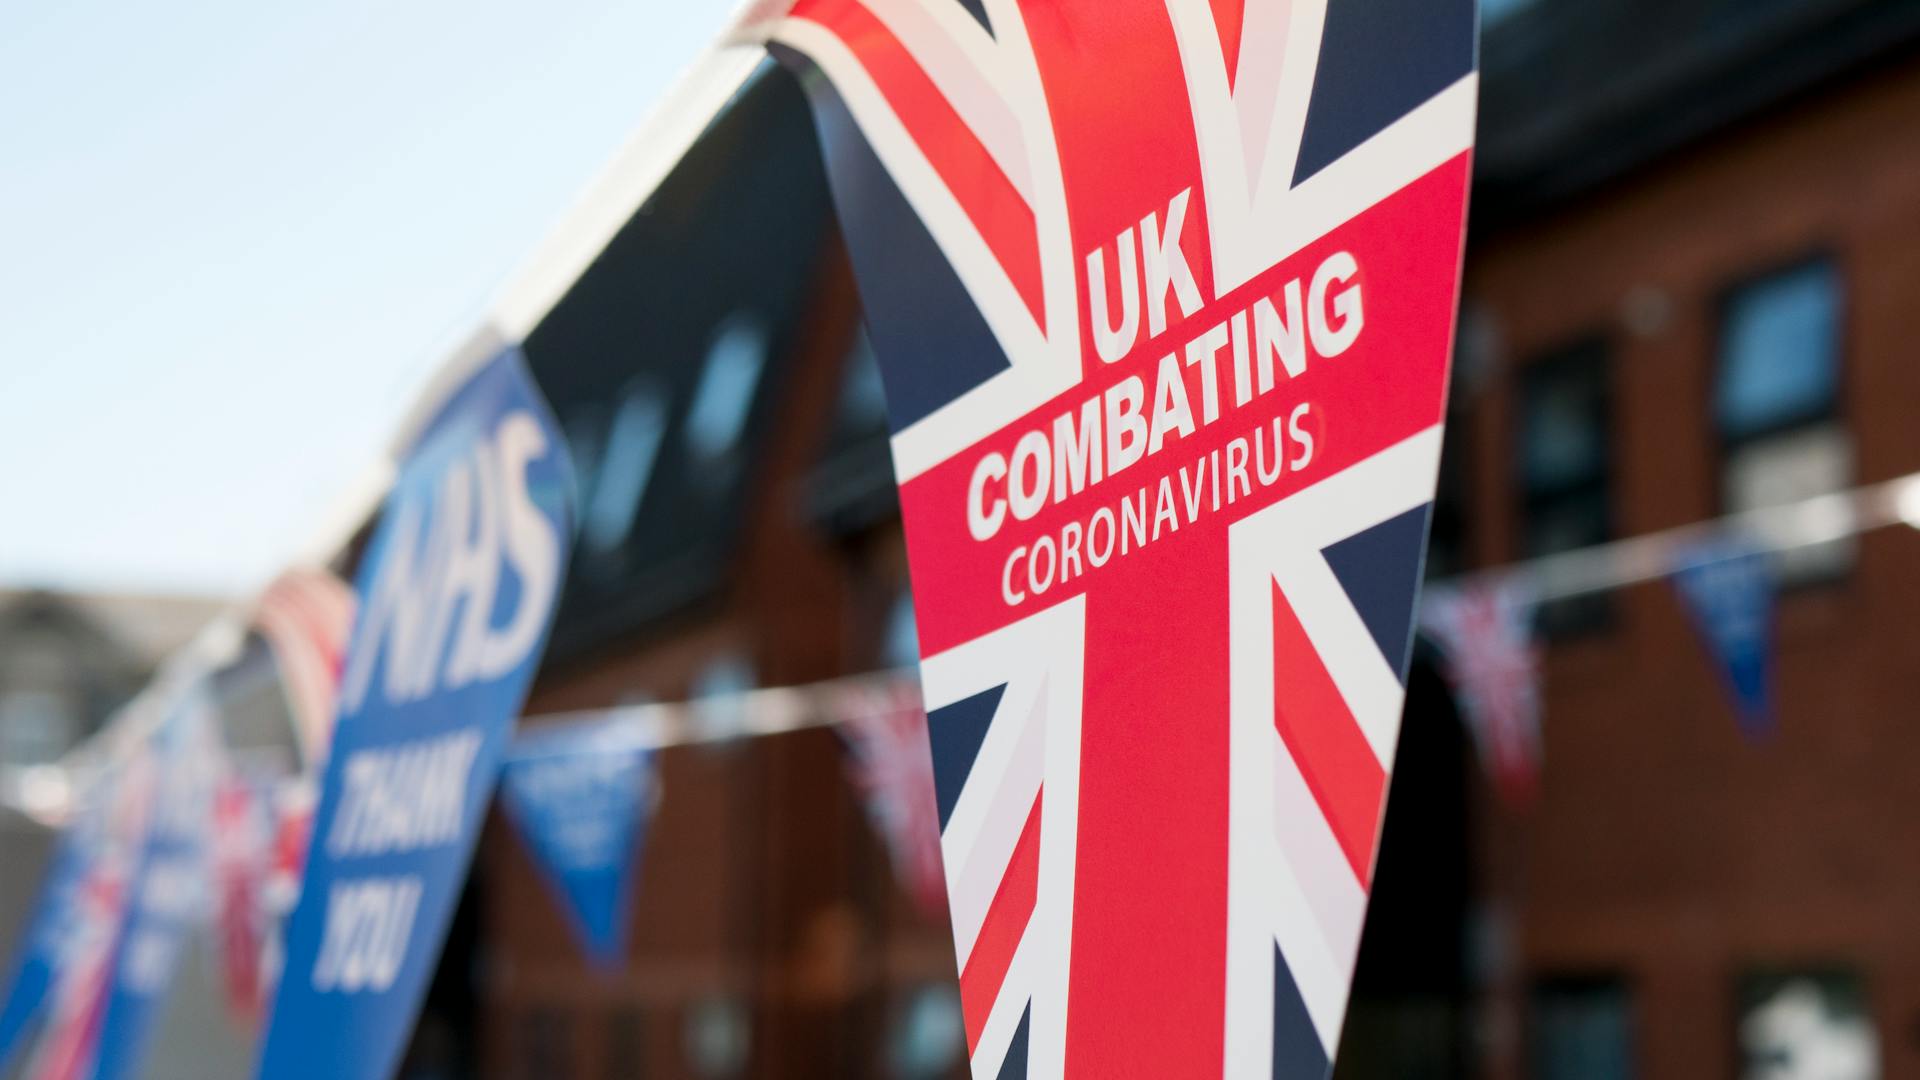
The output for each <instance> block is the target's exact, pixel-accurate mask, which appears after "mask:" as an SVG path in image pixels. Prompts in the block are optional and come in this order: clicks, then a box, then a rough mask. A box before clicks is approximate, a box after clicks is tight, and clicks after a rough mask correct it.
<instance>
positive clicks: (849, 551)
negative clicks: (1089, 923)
mask: <svg viewBox="0 0 1920 1080" xmlns="http://www.w3.org/2000/svg"><path fill="white" fill-rule="evenodd" d="M826 260H827V261H826V265H825V267H824V270H823V272H822V273H821V274H820V276H819V277H820V284H819V295H818V296H817V297H816V298H815V300H814V302H813V304H812V305H811V314H810V317H809V324H808V325H807V326H806V327H805V328H804V330H803V332H802V334H801V335H800V338H801V340H800V344H799V346H798V355H797V356H795V357H793V360H795V361H796V362H795V363H794V364H793V365H792V367H791V371H790V374H789V375H788V376H787V377H788V378H789V380H790V381H789V383H788V385H787V386H786V389H785V404H784V407H783V408H782V409H781V410H780V415H779V416H778V417H777V418H776V419H775V421H774V425H775V426H774V430H773V432H772V433H771V439H770V443H769V449H768V450H767V452H766V453H765V454H764V456H763V459H762V460H761V461H760V462H759V463H758V465H757V468H758V470H759V472H758V475H757V476H756V478H755V480H754V481H753V483H752V484H751V485H750V487H749V496H748V497H749V500H750V510H749V513H748V517H747V522H746V525H745V527H744V528H743V530H742V533H741V536H742V541H741V546H740V548H739V550H738V551H736V552H735V553H734V555H733V564H732V569H731V571H730V572H729V573H728V574H727V577H726V580H727V581H728V585H727V587H726V589H725V590H724V592H723V593H722V594H721V595H718V596H714V597H711V598H709V599H708V600H707V601H706V602H704V603H702V604H700V605H698V606H696V607H694V608H693V609H690V610H689V611H687V612H685V613H683V614H682V615H680V616H678V617H676V618H675V619H673V620H672V621H670V622H669V623H667V624H665V625H663V626H660V627H657V628H656V629H655V630H653V631H652V632H650V633H648V634H647V635H645V636H644V637H640V638H637V639H629V640H621V641H616V642H611V643H609V644H608V646H607V647H606V648H604V649H601V650H599V651H597V652H595V653H594V654H592V655H591V656H589V657H587V658H585V659H583V660H581V661H578V662H574V663H571V664H567V665H565V666H562V667H559V668H557V669H554V670H548V671H544V672H543V673H542V676H541V679H540V682H539V684H538V685H537V686H536V688H535V691H534V693H533V696H532V699H531V701H530V702H529V704H528V707H527V714H528V715H529V716H531V717H535V718H538V717H540V716H543V715H550V714H554V713H560V712H566V711H572V710H582V709H595V708H605V707H609V706H613V705H618V704H623V703H629V702H634V701H648V700H659V701H678V700H684V699H687V698H689V697H695V696H698V694H699V692H700V689H701V686H702V683H703V676H706V675H707V674H709V673H711V672H712V671H714V670H716V666H717V665H721V666H726V667H728V668H730V669H732V670H735V671H750V672H751V681H752V682H753V683H754V684H756V685H764V686H780V685H792V684H798V683H807V682H814V681H819V680H824V679H830V678H834V677H837V676H841V675H847V674H853V673H859V672H865V671H870V670H873V669H875V668H876V667H879V666H881V663H882V661H881V659H880V656H881V645H880V643H881V639H882V635H883V631H884V626H885V622H886V617H887V614H888V612H889V610H890V608H891V606H892V604H893V602H894V600H895V598H896V597H897V596H898V595H899V593H900V590H901V589H902V588H903V587H904V581H905V569H904V557H903V554H902V551H901V546H900V539H899V536H898V532H897V523H887V524H883V525H882V526H881V527H880V528H879V529H878V530H869V531H862V532H859V533H855V534H852V535H837V534H835V533H834V532H832V531H831V530H828V529H826V528H824V527H823V526H822V524H821V523H820V522H819V521H818V520H817V519H816V518H815V517H814V516H813V515H811V514H810V513H809V512H808V510H807V505H806V498H805V495H806V488H807V481H808V476H809V473H810V470H811V469H812V467H813V465H814V463H815V462H816V461H817V460H818V456H819V450H820V446H821V443H822V440H823V439H824V438H825V437H826V434H827V427H828V424H829V423H830V421H831V419H832V416H833V411H834V404H835V400H836V395H837V394H838V393H839V391H840V387H841V384H842V378H843V374H844V368H845V365H846V363H847V362H848V361H849V355H850V345H851V341H852V338H853V336H854V332H855V325H856V320H857V317H858V313H857V307H856V301H855V299H854V296H853V294H852V287H851V279H850V278H849V277H848V275H847V269H846V266H845V263H844V259H843V257H842V256H841V254H840V253H839V251H838V249H837V248H835V249H831V250H830V251H829V252H828V253H827V255H826ZM742 665H744V666H742ZM531 722H534V723H537V722H538V720H537V719H536V720H534V721H531ZM659 767H660V781H661V790H662V793H663V797H662V801H661V803H660V809H659V816H658V818H657V819H656V820H655V822H654V824H653V827H652V829H651V831H650V833H649V835H648V837H647V840H646V849H645V858H644V863H643V869H642V876H641V884H640V887H639V889H638V893H637V898H636V904H635V911H634V913H633V920H632V928H633V931H632V932H633V938H632V945H631V948H630V949H629V954H628V962H627V964H626V965H625V967H624V969H623V970H621V971H619V972H615V973H600V972H594V971H592V970H591V969H590V968H589V966H588V965H587V964H586V963H585V962H584V960H583V959H582V957H581V955H580V953H579V950H578V949H577V948H576V947H575V946H574V944H573V940H572V937H571V935H570V933H569V931H568V928H567V927H566V925H565V924H564V922H563V921H562V915H561V912H560V909H559V908H558V906H557V905H556V904H555V903H554V902H553V901H552V899H551V898H550V897H549V896H548V895H547V894H546V892H545V888H544V886H543V884H542V882H541V880H540V877H539V875H538V874H537V872H536V871H535V870H534V868H533V866H532V864H531V862H530V861H529V859H528V856H527V854H526V852H525V850H524V849H523V848H522V847H521V845H520V842H519V840H518V838H517V837H516V836H514V835H513V833H512V830H511V829H510V828H509V827H507V826H506V825H505V823H504V822H503V821H501V820H500V819H499V816H498V815H497V814H496V815H495V817H494V819H493V820H492V821H491V822H490V823H489V826H488V828H487V830H486V834H485V836H484V838H483V840H482V843H481V853H480V856H479V867H478V870H477V872H476V881H477V882H478V885H479V888H478V893H479V895H478V897H477V899H476V901H475V902H476V904H477V905H478V907H479V909H480V916H479V917H480V919H481V922H482V926H483V929H482V931H481V936H480V940H479V942H478V944H477V946H476V947H477V949H478V954H479V956H480V957H481V958H482V959H481V960H480V966H481V972H482V973H481V974H480V976H479V977H478V979H477V982H478V984H479V993H480V997H481V1016H482V1024H481V1029H482V1054H481V1063H482V1074H483V1075H484V1076H487V1077H499V1078H518V1077H540V1078H542V1080H548V1078H556V1080H557V1078H562V1077H574V1078H590V1077H626V1076H633V1075H643V1076H649V1077H654V1076H658V1077H681V1076H686V1077H702V1076H727V1075H750V1076H756V1077H770V1078H771V1077H816V1076H817V1077H861V1076H880V1075H889V1074H887V1073H884V1072H882V1071H881V1068H882V1057H883V1055H884V1052H885V1046H886V1039H887V1034H888V1032H889V1031H890V1030H891V1029H892V1028H891V1025H892V1022H893V1021H894V1020H895V1019H896V1018H897V1017H898V1015H899V1013H900V1010H902V1009H903V1008H905V1007H906V1005H907V1002H908V1000H909V998H910V995H911V994H912V993H913V991H915V990H916V989H918V988H920V987H923V986H928V985H934V986H943V987H944V986H951V985H953V983H954V981H955V978H956V975H955V972H954V961H953V950H952V944H951V940H950V938H949V936H948V933H947V930H946V927H945V925H944V922H943V921H941V920H932V919H929V918H927V917H926V916H924V915H922V914H919V913H918V912H917V911H916V910H915V909H914V908H913V906H912V905H911V903H910V902H909V901H908V900H907V898H906V897H905V896H904V895H903V894H902V893H901V891H900V890H899V889H898V887H897V886H896V885H895V883H894V878H893V871H892V868H891V866H890V864H889V862H888V856H887V854H886V852H885V851H884V850H883V848H882V847H881V846H880V843H879V841H878V840H877V838H876V837H875V836H874V834H873V832H872V830H871V827H870V826H869V824H868V823H867V820H866V818H865V816H864V812H863V810H862V808H861V807H860V805H859V804H858V802H857V800H856V798H855V797H854V795H853V793H852V792H851V790H850V788H849V787H848V784H847V781H846V779H845V776H846V773H845V769H844V764H843V754H842V750H841V747H840V745H839V742H838V740H837V737H836V736H834V735H833V734H832V733H831V732H829V731H826V730H810V731H802V732H796V733H793V734H788V735H782V736H777V737H772V738H761V739H754V740H751V741H745V742H740V743H734V744H720V745H704V746H691V747H681V748H676V749H670V750H668V751H666V752H664V753H663V754H662V755H661V756H660V758H659ZM736 1022H737V1023H738V1024H739V1025H740V1027H741V1030H742V1033H743V1034H744V1036H745V1038H744V1044H743V1049H744V1052H745V1054H746V1059H745V1060H744V1061H743V1062H742V1063H741V1069H742V1071H740V1072H738V1073H732V1072H727V1071H725V1070H724V1069H717V1068H716V1069H712V1070H703V1068H702V1067H701V1066H700V1064H699V1059H700V1056H701V1051H699V1050H698V1049H697V1048H696V1044H698V1043H700V1042H701V1040H702V1039H703V1038H704V1039H713V1040H716V1041H718V1042H720V1043H722V1044H725V1043H727V1042H728V1039H726V1038H725V1037H723V1036H724V1033H725V1030H726V1029H727V1027H728V1025H729V1023H736ZM703 1033H704V1034H703ZM716 1057H717V1058H720V1059H724V1058H725V1057H726V1054H724V1053H717V1054H716Z"/></svg>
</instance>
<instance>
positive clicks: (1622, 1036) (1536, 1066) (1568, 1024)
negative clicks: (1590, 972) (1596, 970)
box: [1528, 978, 1635, 1080]
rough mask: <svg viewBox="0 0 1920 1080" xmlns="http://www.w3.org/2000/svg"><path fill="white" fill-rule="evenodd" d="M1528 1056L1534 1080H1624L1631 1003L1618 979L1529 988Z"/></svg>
mask: <svg viewBox="0 0 1920 1080" xmlns="http://www.w3.org/2000/svg"><path fill="white" fill-rule="evenodd" d="M1528 1019H1529V1031H1528V1034H1529V1037H1530V1043H1531V1045H1530V1047H1529V1055H1530V1056H1531V1058H1532V1061H1533V1070H1532V1075H1533V1076H1534V1077H1535V1078H1536V1080H1627V1078H1629V1077H1632V1076H1634V1075H1635V1070H1634V1067H1633V1003H1632V1000H1631V998H1630V996H1629V995H1628V993H1627V988H1626V985H1625V984H1624V983H1623V982H1621V981H1620V980H1619V979H1611V978H1594V979H1554V980H1549V981H1546V982H1542V983H1541V984H1539V985H1538V986H1536V987H1535V988H1534V991H1533V1000H1532V1007H1531V1011H1530V1015H1529V1018H1528Z"/></svg>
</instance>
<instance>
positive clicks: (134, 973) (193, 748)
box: [91, 686, 215, 1080]
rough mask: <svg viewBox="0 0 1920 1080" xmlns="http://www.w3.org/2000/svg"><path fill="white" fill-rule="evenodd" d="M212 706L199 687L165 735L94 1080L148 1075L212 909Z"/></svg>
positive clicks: (191, 692)
mask: <svg viewBox="0 0 1920 1080" xmlns="http://www.w3.org/2000/svg"><path fill="white" fill-rule="evenodd" d="M211 708H212V704H211V702H210V701H209V700H208V698H207V696H206V693H205V687H204V686H197V687H195V688H194V689H192V690H189V691H188V692H187V693H186V694H185V695H184V696H183V697H182V698H181V700H180V702H179V703H178V704H177V705H176V706H175V707H174V709H173V711H172V712H171V713H170V714H169V715H168V718H167V720H166V725H165V727H163V728H162V729H161V731H160V745H159V747H158V754H159V762H160V764H161V772H160V776H159V779H158V789H157V794H156V799H157V802H156V804H155V805H154V807H153V810H152V814H151V817H150V818H149V821H148V824H147V831H146V838H145V842H144V843H143V845H142V847H141V851H140V860H139V863H138V864H137V869H136V870H135V871H134V878H133V889H132V892H131V893H130V894H129V895H128V897H127V906H126V915H125V924H124V925H123V926H122V927H121V931H120V935H119V939H118V941H117V942H116V943H115V946H114V954H113V960H112V964H111V967H110V968H109V969H108V970H109V972H110V974H109V975H108V982H107V985H106V988H105V999H104V1003H103V1006H102V1011H101V1020H100V1029H99V1034H98V1035H97V1040H98V1045H99V1050H98V1052H97V1054H96V1056H95V1058H94V1065H93V1072H92V1074H91V1076H92V1080H125V1078H128V1077H134V1076H139V1075H140V1074H141V1071H142V1069H143V1066H144V1062H145V1057H146V1052H147V1047H148V1045H149V1044H150V1043H151V1042H152V1035H153V1028H154V1021H155V1020H156V1019H157V1018H158V1013H159V1009H160V1005H161V1004H162V1002H163V1000H164V999H165V997H166V991H167V988H168V987H169V986H171V985H172V983H173V976H174V970H175V967H176V965H177V963H178V960H179V956H180V949H181V944H182V942H183V940H184V939H185V937H186V935H187V932H188V931H189V930H190V929H191V928H192V926H193V922H194V918H195V916H196V915H197V914H198V913H199V912H200V911H202V910H204V904H205V901H206V888H205V882H206V879H207V873H206V868H207V863H206V852H207V839H208V838H207V826H208V823H209V817H208V814H209V811H210V810H211V808H212V807H211V802H210V800H211V799H212V796H213V764H214V760H215V758H214V743H213V728H212V722H213V720H212V714H211V711H210V710H211Z"/></svg>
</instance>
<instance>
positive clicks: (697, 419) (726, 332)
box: [687, 318, 767, 461]
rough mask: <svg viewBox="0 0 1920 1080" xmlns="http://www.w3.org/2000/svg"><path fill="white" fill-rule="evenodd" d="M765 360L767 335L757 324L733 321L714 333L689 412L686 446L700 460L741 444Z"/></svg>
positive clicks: (707, 459) (713, 456) (711, 458)
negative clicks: (741, 437)
mask: <svg viewBox="0 0 1920 1080" xmlns="http://www.w3.org/2000/svg"><path fill="white" fill-rule="evenodd" d="M766 362H767V333H766V331H765V330H764V329H762V328H761V326H760V324H759V322H757V321H755V320H752V319H743V318H734V319H730V320H728V321H727V322H726V323H725V324H723V325H722V326H721V327H720V329H719V331H718V332H716V333H715V334H714V337H713V344H712V345H710V346H708V348H707V364H706V367H705V368H704V369H703V370H702V371H701V373H700V385H699V386H698V387H697V388H696V389H695V390H694V393H693V404H692V406H691V407H689V408H688V410H687V444H688V446H690V447H691V448H692V449H693V452H694V453H695V454H696V455H697V456H698V457H699V458H700V459H702V460H705V461H712V460H714V459H717V458H719V457H721V456H722V455H724V454H726V453H727V452H728V451H729V450H732V449H733V448H734V447H735V446H737V445H738V444H739V442H740V436H741V434H742V433H743V432H744V431H745V430H746V425H747V413H748V412H750V411H751V410H752V407H753V396H754V395H753V392H754V388H755V387H756V386H758V385H759V382H760V369H761V368H763V367H765V366H766Z"/></svg>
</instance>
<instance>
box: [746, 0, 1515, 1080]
mask: <svg viewBox="0 0 1920 1080" xmlns="http://www.w3.org/2000/svg"><path fill="white" fill-rule="evenodd" d="M740 36H741V37H742V38H744V39H748V40H755V41H764V42H766V43H767V44H768V45H769V46H770V47H771V48H772V49H773V50H774V52H775V54H776V55H777V56H779V57H780V59H781V60H782V61H783V62H784V63H785V64H786V65H787V66H788V67H789V68H791V69H793V70H795V71H796V72H798V73H799V75H800V77H801V80H802V83H803V85H804V86H805V87H806V89H807V92H808V94H809V97H810V100H811V102H812V104H813V107H814V113H815V118H816V121H817V127H818V130H819V134H820V141H821V146H822V150H823V153H824V155H825V159H826V163H827V168H828V173H829V177H830V179H831V181H832V187H833V191H834V198H835V201H836V205H837V209H838V211H839V218H840V221H841V224H842V227H843V229H844V230H845V232H846V236H847V241H848V250H849V252H850V255H851V259H852V264H853V269H854V273H855V276H856V278H857V280H858V284H859V286H860V291H861V296H862V300H863V303H864V307H865V315H866V319H867V325H868V331H869V333H870V335H871V337H872V339H873V341H874V345H875V351H876V353H877V355H878V357H879V360H880V364H881V368H882V372H883V375H884V377H885V383H886V390H887V405H888V412H889V419H890V423H891V426H892V429H893V454H894V464H895V469H896V473H897V475H898V479H899V482H900V501H901V510H902V516H903V520H904V524H905V532H906V541H907V549H908V556H909V562H910V565H911V569H912V573H913V578H914V592H915V603H916V607H917V610H918V613H919V630H920V641H921V649H922V653H923V660H924V663H923V680H924V685H925V692H926V703H927V706H928V708H929V710H930V715H929V737H930V741H931V746H932V752H933V761H934V777H935V788H936V795H937V806H938V813H939V818H940V825H941V830H942V836H941V844H942V851H943V854H944V857H945V866H946V880H947V890H948V895H949V901H950V909H951V912H952V921H953V931H954V939H955V946H956V950H957V953H958V958H959V965H960V971H961V976H960V981H961V998H962V1003H963V1008H964V1013H965V1020H966V1032H967V1045H968V1051H969V1054H970V1058H971V1062H972V1069H973V1074H974V1075H975V1076H977V1077H1061V1076H1068V1077H1076V1078H1087V1080H1108V1078H1114V1077H1154V1078H1164V1077H1221V1076H1226V1077H1255V1076H1258V1077H1270V1076H1271V1077H1286V1078H1308V1077H1321V1076H1324V1075H1325V1074H1326V1073H1327V1072H1328V1070H1329V1068H1330V1066H1331V1061H1332V1058H1333V1053H1334V1048H1335V1046H1336V1045H1337V1043H1338V1040H1339V1035H1340V1029H1341V1024H1342V1019H1343V1014H1344V1011H1345V1002H1346V997H1347V994H1348V991H1349V988H1350V985H1351V981H1352V974H1353V966H1354V960H1355V956H1356V953H1357V949H1358V945H1359V935H1360V928H1361V924H1362V922H1363V918H1364V914H1365V908H1366V902H1367V892H1368V888H1369V886H1370V883H1371V879H1372V870H1373V860H1374V852H1375V845H1376V843H1377V835H1378V831H1379V823H1380V819H1381V814H1382V810H1383V806H1384V801H1385V795H1386V790H1387V785H1388V779H1389V776H1390V773H1391V769H1392V764H1393V755H1394V749H1395V744H1396V739H1397V735H1398V730H1399V722H1400V709H1401V705H1402V701H1403V698H1404V685H1405V675H1406V667H1407V661H1408V655H1409V648H1408V644H1409V640H1410V624H1411V620H1412V613H1413V609H1414V599H1415V593H1416V590H1417V583H1418V580H1419V572H1420V563H1421V560H1422V558H1423V554H1424V545H1425V535H1426V518H1427V512H1428V504H1429V503H1430V502H1431V499H1432V495H1433V488H1434V480H1435V476H1436V472H1437V466H1438V458H1439V448H1440V437H1441V420H1442V414H1443V402H1444V398H1445V387H1446V379H1447V360H1448V356H1449V353H1450V351H1451V337H1452V331H1453V315H1454V309H1455V306H1456V300H1457V295H1456V293H1457V287H1458V274H1459V259H1460V243H1461V236H1462V228H1463V224H1464V208H1465V193H1466V187H1467V181H1468V175H1469V158H1470V150H1471V145H1472V137H1473V125H1474V107H1475V95H1476V87H1477V76H1476V73H1475V68H1476V56H1475V48H1476V46H1475V13H1474V8H1473V4H1472V2H1471V0H1154V2H1148V0H791V2H785V3H763V4H760V5H758V6H757V7H756V8H754V9H753V10H752V11H751V12H750V13H749V15H748V16H747V17H746V19H745V21H744V23H743V25H742V27H741V30H740Z"/></svg>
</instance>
